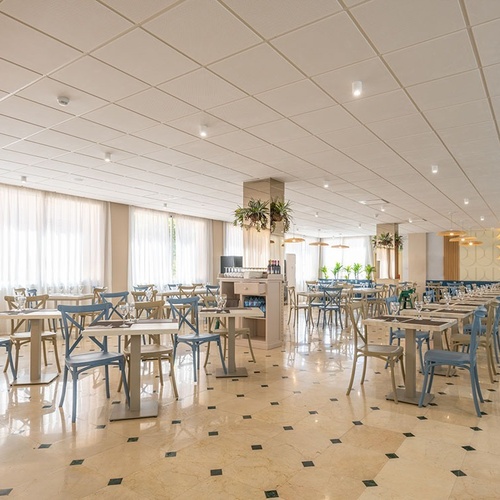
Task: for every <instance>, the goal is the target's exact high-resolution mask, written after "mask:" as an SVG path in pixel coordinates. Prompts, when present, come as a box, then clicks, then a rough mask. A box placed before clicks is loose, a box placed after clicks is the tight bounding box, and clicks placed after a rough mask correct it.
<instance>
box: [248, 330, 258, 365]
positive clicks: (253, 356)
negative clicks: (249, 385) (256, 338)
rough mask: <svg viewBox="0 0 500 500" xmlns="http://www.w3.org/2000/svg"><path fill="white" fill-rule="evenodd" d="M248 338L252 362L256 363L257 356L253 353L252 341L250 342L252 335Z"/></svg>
mask: <svg viewBox="0 0 500 500" xmlns="http://www.w3.org/2000/svg"><path fill="white" fill-rule="evenodd" d="M247 338H248V349H250V355H251V356H252V361H253V362H254V363H256V361H255V355H254V353H253V347H252V341H251V340H250V334H248V335H247Z"/></svg>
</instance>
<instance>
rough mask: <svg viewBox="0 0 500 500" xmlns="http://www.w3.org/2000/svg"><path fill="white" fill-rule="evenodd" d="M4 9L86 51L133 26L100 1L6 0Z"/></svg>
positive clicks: (21, 19)
mask: <svg viewBox="0 0 500 500" xmlns="http://www.w3.org/2000/svg"><path fill="white" fill-rule="evenodd" d="M1 10H2V11H3V12H6V13H7V14H9V15H11V16H13V17H15V18H16V19H19V20H20V21H22V22H24V23H26V24H29V25H31V26H34V27H35V28H37V29H38V30H40V31H43V32H45V33H48V34H50V35H51V36H52V37H54V38H56V39H59V40H61V41H63V42H65V43H67V44H68V45H71V46H73V47H75V48H77V49H79V50H81V51H83V52H89V51H91V50H92V49H94V48H95V47H98V46H99V45H101V44H102V43H105V42H107V41H108V40H110V39H112V38H114V37H115V36H117V35H118V34H119V33H121V32H123V31H125V30H127V29H129V28H131V26H132V24H131V23H130V21H127V20H125V19H123V17H122V16H120V15H118V14H116V13H115V12H113V11H112V10H110V9H108V8H107V7H105V6H104V5H102V4H100V3H98V2H80V1H79V0H50V1H46V0H30V1H29V2H16V0H4V1H3V2H2V6H1ZM75 20H77V22H74V21H75Z"/></svg>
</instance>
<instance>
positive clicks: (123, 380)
mask: <svg viewBox="0 0 500 500" xmlns="http://www.w3.org/2000/svg"><path fill="white" fill-rule="evenodd" d="M118 366H119V367H120V371H121V374H122V377H121V383H122V384H123V389H124V390H125V398H126V400H127V404H128V405H129V406H130V390H129V387H128V382H127V377H126V375H125V359H122V360H121V361H120V363H119V365H118ZM129 370H130V363H129Z"/></svg>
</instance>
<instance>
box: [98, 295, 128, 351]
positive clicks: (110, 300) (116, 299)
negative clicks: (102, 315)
mask: <svg viewBox="0 0 500 500" xmlns="http://www.w3.org/2000/svg"><path fill="white" fill-rule="evenodd" d="M127 298H128V291H127V290H125V291H124V292H102V293H101V301H102V302H103V303H104V304H111V308H110V309H109V313H108V318H112V317H113V315H115V314H116V316H118V317H119V318H120V319H124V317H123V314H122V312H121V311H120V306H121V305H122V304H126V303H127ZM117 342H118V352H121V350H122V337H121V335H119V336H118V338H117Z"/></svg>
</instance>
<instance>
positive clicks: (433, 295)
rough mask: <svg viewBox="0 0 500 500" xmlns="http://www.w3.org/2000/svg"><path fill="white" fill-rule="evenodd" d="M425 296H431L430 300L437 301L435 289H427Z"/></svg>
mask: <svg viewBox="0 0 500 500" xmlns="http://www.w3.org/2000/svg"><path fill="white" fill-rule="evenodd" d="M423 296H424V297H430V301H431V302H436V293H435V292H434V290H432V289H431V290H426V291H425V292H424V293H423Z"/></svg>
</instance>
